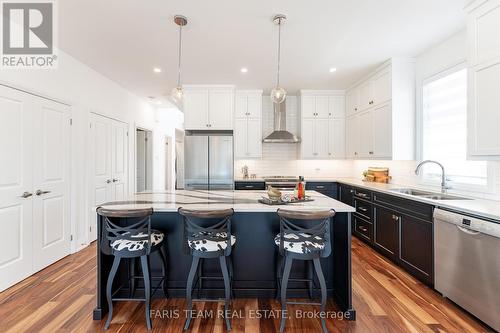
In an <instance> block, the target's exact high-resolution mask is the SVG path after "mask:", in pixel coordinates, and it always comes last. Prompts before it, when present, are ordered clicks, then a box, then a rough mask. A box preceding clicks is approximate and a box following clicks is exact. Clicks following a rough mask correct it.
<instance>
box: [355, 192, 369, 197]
mask: <svg viewBox="0 0 500 333" xmlns="http://www.w3.org/2000/svg"><path fill="white" fill-rule="evenodd" d="M356 195H357V196H358V197H361V198H366V197H367V196H368V194H366V193H356Z"/></svg>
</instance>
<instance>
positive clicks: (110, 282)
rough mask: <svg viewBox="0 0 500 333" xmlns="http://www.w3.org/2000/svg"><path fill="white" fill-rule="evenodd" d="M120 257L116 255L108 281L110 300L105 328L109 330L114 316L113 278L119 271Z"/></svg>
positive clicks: (107, 288)
mask: <svg viewBox="0 0 500 333" xmlns="http://www.w3.org/2000/svg"><path fill="white" fill-rule="evenodd" d="M120 260H121V258H120V257H116V256H115V259H114V260H113V265H112V266H111V271H110V272H109V276H108V282H107V283H106V299H107V300H108V309H109V311H108V320H106V324H104V329H105V330H107V329H108V328H109V324H111V318H112V317H113V300H112V292H113V280H114V279H115V275H116V272H117V271H118V267H119V266H120Z"/></svg>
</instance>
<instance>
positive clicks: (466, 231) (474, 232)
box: [455, 224, 481, 235]
mask: <svg viewBox="0 0 500 333" xmlns="http://www.w3.org/2000/svg"><path fill="white" fill-rule="evenodd" d="M455 225H456V226H457V228H458V230H460V231H461V232H463V233H466V234H468V235H479V234H480V233H481V232H480V231H477V230H471V229H467V228H464V227H462V226H459V225H458V224H455Z"/></svg>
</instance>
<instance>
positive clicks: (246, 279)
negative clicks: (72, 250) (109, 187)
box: [93, 212, 356, 320]
mask: <svg viewBox="0 0 500 333" xmlns="http://www.w3.org/2000/svg"><path fill="white" fill-rule="evenodd" d="M350 215H351V213H343V212H338V213H337V214H336V215H335V216H334V217H333V218H332V221H331V234H332V236H331V237H332V238H331V239H332V240H333V241H332V249H333V251H332V255H331V256H330V257H328V258H324V259H321V265H322V269H323V272H324V275H325V279H326V285H327V289H328V296H329V297H333V299H334V300H335V302H336V304H337V305H338V308H339V309H340V310H341V311H343V312H345V313H346V314H345V318H346V319H349V320H355V317H356V314H355V311H354V309H353V306H352V295H351V294H352V283H351V221H350V220H351V216H350ZM101 228H102V220H101V217H99V216H98V235H101ZM152 228H153V229H156V230H159V231H162V232H163V233H164V234H165V235H166V242H164V243H165V244H164V246H165V247H166V251H165V252H166V254H167V257H168V258H167V262H168V268H167V271H168V272H167V279H168V296H169V297H173V298H184V297H185V296H186V280H187V276H188V272H189V268H190V265H191V256H189V255H186V254H185V253H184V250H183V244H182V240H183V225H182V219H181V216H180V214H178V213H177V212H155V213H154V214H153V216H152ZM232 233H233V234H234V235H235V236H236V238H237V242H236V244H235V245H234V248H233V252H232V254H231V256H232V260H233V266H234V278H233V291H234V297H236V298H274V297H276V260H277V258H278V248H277V246H276V245H275V244H274V237H275V236H276V234H278V233H279V218H278V215H277V214H276V213H271V212H236V213H235V214H234V216H233V217H232ZM99 241H100V240H99V239H98V246H97V306H96V308H95V309H94V313H93V318H94V320H101V319H102V318H104V317H105V315H106V313H107V311H108V309H107V302H106V293H105V288H106V281H107V278H108V274H109V271H110V269H111V265H112V262H113V257H112V256H109V255H105V254H103V253H102V252H101V250H100V242H99ZM150 265H151V268H150V269H151V272H152V275H155V273H158V272H160V270H161V263H160V261H159V260H158V259H157V258H156V257H155V256H153V257H152V258H151V263H150ZM127 273H128V272H127V265H121V267H120V271H119V272H118V273H117V276H116V278H115V283H114V286H115V288H119V287H122V288H121V289H120V292H121V293H123V294H124V295H128V282H127ZM307 274H308V272H307V267H306V265H305V264H304V262H300V261H297V260H296V261H294V263H293V267H292V274H291V277H295V278H304V277H307ZM156 275H158V274H156ZM203 275H205V276H210V275H214V276H219V275H220V267H219V263H218V262H217V261H213V262H212V261H210V260H206V261H205V262H204V265H203ZM307 287H308V286H307V284H306V283H305V282H295V283H290V284H289V287H288V290H289V293H288V295H289V296H288V297H290V298H307V297H308V296H309V294H308V288H307ZM194 292H195V293H196V289H195V291H194ZM142 294H143V285H141V284H139V285H138V287H137V295H138V296H139V297H140V296H141V295H142ZM118 296H119V295H118ZM153 297H156V298H160V297H164V295H163V293H162V292H161V290H159V291H157V292H156V293H155V294H154V295H153ZM201 297H221V298H223V297H224V286H223V282H222V281H218V280H205V281H203V294H202V295H201ZM152 310H154V309H152Z"/></svg>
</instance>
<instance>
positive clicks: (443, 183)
mask: <svg viewBox="0 0 500 333" xmlns="http://www.w3.org/2000/svg"><path fill="white" fill-rule="evenodd" d="M427 163H434V164H437V165H439V167H441V192H442V193H446V190H449V189H451V187H450V186H448V185H446V181H447V180H448V179H447V178H446V173H445V172H444V166H443V165H442V164H441V163H439V162H437V161H433V160H425V161H422V162H420V163H419V164H418V165H417V168H416V169H415V174H416V175H418V173H419V172H420V168H421V167H422V165H424V164H427Z"/></svg>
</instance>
